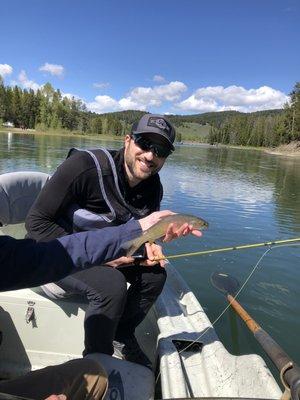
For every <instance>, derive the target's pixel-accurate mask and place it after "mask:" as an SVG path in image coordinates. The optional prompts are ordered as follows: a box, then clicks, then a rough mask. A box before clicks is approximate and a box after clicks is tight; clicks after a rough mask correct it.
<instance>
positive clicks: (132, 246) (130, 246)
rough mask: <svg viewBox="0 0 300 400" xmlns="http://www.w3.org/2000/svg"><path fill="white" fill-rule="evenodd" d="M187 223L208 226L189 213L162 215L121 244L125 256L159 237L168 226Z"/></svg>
mask: <svg viewBox="0 0 300 400" xmlns="http://www.w3.org/2000/svg"><path fill="white" fill-rule="evenodd" d="M185 223H188V224H189V225H193V227H194V229H199V230H202V229H205V228H208V222H206V221H204V219H202V218H200V217H196V216H195V215H189V214H173V215H168V216H166V217H163V218H162V219H161V220H160V221H159V222H157V223H156V224H154V225H153V226H151V228H149V229H147V230H146V231H145V232H143V234H142V235H141V236H139V237H137V238H136V239H133V240H129V241H127V242H125V243H124V244H123V245H122V248H123V249H124V250H126V256H127V257H130V256H132V255H133V254H134V253H135V252H136V251H137V250H138V249H139V248H140V247H141V246H142V245H143V244H144V243H146V242H149V243H153V242H155V240H156V239H159V238H161V237H162V236H164V235H165V234H166V232H167V229H168V226H169V225H170V224H174V225H175V227H178V228H179V227H180V226H182V225H183V224H185Z"/></svg>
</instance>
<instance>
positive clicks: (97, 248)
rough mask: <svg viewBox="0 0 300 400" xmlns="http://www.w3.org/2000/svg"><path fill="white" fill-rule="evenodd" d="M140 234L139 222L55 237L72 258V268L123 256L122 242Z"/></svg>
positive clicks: (101, 262)
mask: <svg viewBox="0 0 300 400" xmlns="http://www.w3.org/2000/svg"><path fill="white" fill-rule="evenodd" d="M141 234H142V229H141V227H140V224H139V223H138V222H137V221H136V220H131V221H129V222H127V223H126V224H123V225H120V226H114V227H109V228H102V229H99V230H96V231H88V232H80V233H76V234H73V235H69V236H64V237H62V238H59V239H57V241H59V242H60V243H61V244H62V245H63V247H64V248H65V250H66V251H67V253H68V254H69V256H70V258H71V259H72V263H73V265H74V268H79V269H80V268H87V267H90V266H94V265H99V264H103V262H106V261H109V260H114V259H116V258H119V257H121V256H124V255H125V253H126V251H125V250H124V249H123V248H122V244H123V243H125V242H126V241H128V240H131V239H134V238H136V237H138V236H139V235H141Z"/></svg>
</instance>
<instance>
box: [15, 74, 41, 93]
mask: <svg viewBox="0 0 300 400" xmlns="http://www.w3.org/2000/svg"><path fill="white" fill-rule="evenodd" d="M18 79H19V82H20V84H21V85H22V86H23V88H24V89H32V90H34V91H37V90H38V89H40V88H41V87H42V85H39V84H38V83H36V82H34V81H31V80H29V79H28V78H27V74H26V72H25V71H24V70H22V71H21V72H20V73H19V76H18Z"/></svg>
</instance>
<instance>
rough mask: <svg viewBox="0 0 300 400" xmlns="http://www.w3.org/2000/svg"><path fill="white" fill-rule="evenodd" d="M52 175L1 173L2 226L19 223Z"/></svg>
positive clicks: (23, 219)
mask: <svg viewBox="0 0 300 400" xmlns="http://www.w3.org/2000/svg"><path fill="white" fill-rule="evenodd" d="M49 178H50V175H48V174H46V173H44V172H35V171H20V172H8V173H6V174H1V175H0V226H4V225H8V224H19V223H21V222H24V221H25V218H26V215H27V213H28V211H29V209H30V208H31V206H32V204H33V202H34V201H35V199H36V197H37V195H38V194H39V192H40V191H41V189H42V187H43V186H44V184H45V183H46V182H47V180H48V179H49Z"/></svg>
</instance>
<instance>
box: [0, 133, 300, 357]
mask: <svg viewBox="0 0 300 400" xmlns="http://www.w3.org/2000/svg"><path fill="white" fill-rule="evenodd" d="M100 145H101V146H107V147H110V148H119V147H120V146H121V142H119V143H118V142H102V141H101V142H100V141H96V140H91V139H89V138H84V137H82V138H77V137H76V138H75V137H74V138H72V137H59V136H46V135H45V136H42V135H41V136H33V135H29V134H24V135H19V134H18V135H16V134H7V133H2V134H0V149H1V150H0V152H1V153H0V154H1V159H0V171H1V173H4V172H9V171H17V170H39V171H44V172H48V173H52V172H53V171H54V170H55V168H56V166H57V165H58V164H59V163H60V162H61V161H63V160H64V158H65V157H66V154H67V152H68V150H69V149H70V148H71V147H79V148H95V147H98V146H100ZM161 180H162V183H163V186H164V199H163V203H162V208H163V209H171V210H174V211H178V212H185V213H192V214H195V215H199V216H201V217H203V218H204V219H206V220H207V221H208V222H209V224H210V227H209V229H208V230H207V231H206V232H204V234H203V237H202V238H201V239H198V238H195V237H191V236H190V237H188V238H184V239H180V240H178V241H175V242H172V243H170V244H167V245H165V254H166V255H168V254H169V255H171V254H179V253H185V252H192V251H199V250H202V249H203V250H204V249H210V248H218V247H226V246H233V245H239V244H247V243H258V242H265V241H271V240H281V239H289V238H293V237H299V236H300V159H299V158H288V157H279V156H274V155H268V154H264V153H262V152H260V151H255V150H253V151H250V150H247V151H246V150H239V149H226V148H212V147H205V146H195V145H193V146H184V145H182V146H178V147H177V148H176V151H175V153H174V154H173V155H172V156H171V157H170V158H169V159H168V161H167V163H166V165H165V166H164V168H163V170H162V171H161ZM265 250H266V249H265V248H258V249H249V250H242V251H236V252H228V253H218V254H211V255H206V256H198V257H186V258H180V259H177V260H174V261H173V265H175V267H176V268H177V269H178V270H179V271H180V272H181V274H182V275H183V276H184V278H185V280H186V281H187V283H188V284H189V285H190V287H191V289H192V290H193V291H194V293H195V295H196V296H197V298H198V299H199V301H200V302H201V304H202V306H203V307H204V308H205V310H206V312H207V314H208V316H209V318H210V319H211V321H213V320H214V319H215V318H216V317H217V316H218V315H219V314H220V313H221V312H222V310H223V309H224V308H225V306H226V301H225V298H224V296H223V295H222V294H221V293H219V292H217V291H216V289H215V288H213V287H212V285H211V284H210V276H211V273H212V272H214V271H223V272H228V273H230V274H232V275H234V276H235V277H236V278H237V279H238V280H239V281H240V282H241V283H243V282H244V281H245V279H246V278H247V277H248V275H249V274H250V272H251V271H252V269H253V267H254V265H255V264H256V263H257V261H258V259H259V258H260V256H261V255H262V254H263V253H264V252H265ZM299 255H300V246H289V247H280V248H276V249H274V250H272V251H271V252H270V253H269V254H268V255H267V256H266V257H265V258H264V259H263V260H262V262H261V264H260V266H259V269H258V271H257V272H256V273H255V274H254V276H253V277H252V278H251V280H250V281H249V283H248V284H247V286H246V287H245V289H244V290H243V292H242V293H241V295H240V297H239V300H240V302H241V303H242V304H243V305H244V307H245V308H246V309H247V311H248V312H249V313H250V314H251V315H252V316H253V317H254V318H255V319H256V321H257V322H258V323H259V324H260V325H261V326H262V327H263V328H264V329H265V330H266V331H267V332H269V334H271V335H272V337H273V338H274V339H275V340H276V341H278V343H279V344H280V345H281V346H282V347H283V348H284V349H285V351H286V352H287V353H288V354H289V355H290V356H291V357H292V358H293V359H294V360H295V361H296V362H297V363H298V364H300V345H299V342H298V337H299V335H300V318H299V315H300V305H299V304H300V303H299V297H298V296H299V287H300V269H299V266H300V262H299V261H300V257H299ZM215 328H216V330H217V332H218V334H219V336H220V337H221V339H222V340H223V341H224V343H225V345H226V347H227V349H228V350H229V351H230V352H232V353H234V354H246V353H253V352H255V353H259V354H263V353H262V352H261V350H260V349H259V347H258V345H257V344H256V342H255V340H254V339H253V337H252V334H251V333H250V332H249V331H248V330H247V328H246V327H245V326H244V325H243V324H242V323H241V322H240V321H239V319H236V318H235V317H234V316H233V315H230V313H227V314H225V316H224V317H223V318H222V319H221V320H220V321H219V322H218V323H217V324H216V326H215Z"/></svg>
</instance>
